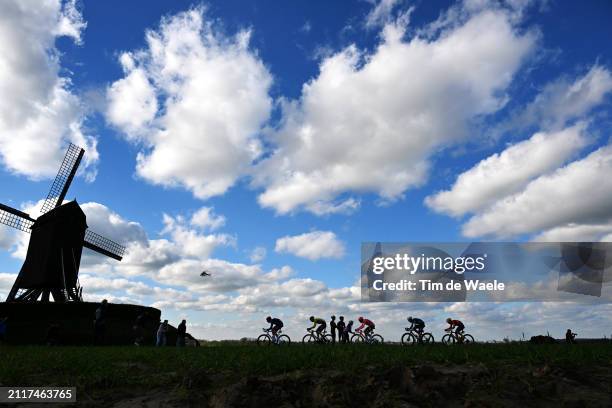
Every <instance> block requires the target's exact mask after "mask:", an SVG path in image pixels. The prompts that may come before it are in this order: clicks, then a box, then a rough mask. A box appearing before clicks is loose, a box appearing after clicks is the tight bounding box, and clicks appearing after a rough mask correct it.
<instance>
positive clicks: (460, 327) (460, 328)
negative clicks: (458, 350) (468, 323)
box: [444, 317, 465, 341]
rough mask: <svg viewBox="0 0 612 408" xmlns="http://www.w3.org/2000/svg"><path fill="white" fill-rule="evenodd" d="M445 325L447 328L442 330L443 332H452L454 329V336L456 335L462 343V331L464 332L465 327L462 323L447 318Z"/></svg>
mask: <svg viewBox="0 0 612 408" xmlns="http://www.w3.org/2000/svg"><path fill="white" fill-rule="evenodd" d="M446 323H448V324H449V326H448V327H447V328H446V329H444V331H447V332H452V331H453V329H455V334H456V335H457V338H458V339H459V340H460V341H462V340H463V330H465V325H464V324H463V322H462V321H461V320H454V319H451V318H450V317H449V318H448V319H446Z"/></svg>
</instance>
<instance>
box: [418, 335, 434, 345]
mask: <svg viewBox="0 0 612 408" xmlns="http://www.w3.org/2000/svg"><path fill="white" fill-rule="evenodd" d="M421 343H422V344H434V336H433V334H431V333H423V336H421Z"/></svg>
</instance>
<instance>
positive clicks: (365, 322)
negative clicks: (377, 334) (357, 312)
mask: <svg viewBox="0 0 612 408" xmlns="http://www.w3.org/2000/svg"><path fill="white" fill-rule="evenodd" d="M358 320H359V323H361V326H359V327H358V328H357V329H356V330H355V331H361V330H362V329H363V328H364V327H365V328H366V329H365V330H364V332H363V334H364V335H365V337H366V339H367V338H368V337H369V335H370V334H371V333H372V331H373V330H374V329H375V328H376V325H375V324H374V322H373V321H371V320H369V319H366V318H365V317H362V316H359V319H358ZM366 326H367V327H366Z"/></svg>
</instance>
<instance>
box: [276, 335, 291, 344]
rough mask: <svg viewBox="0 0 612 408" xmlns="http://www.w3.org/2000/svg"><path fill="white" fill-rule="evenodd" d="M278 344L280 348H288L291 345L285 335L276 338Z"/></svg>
mask: <svg viewBox="0 0 612 408" xmlns="http://www.w3.org/2000/svg"><path fill="white" fill-rule="evenodd" d="M278 344H279V345H281V346H288V345H290V344H291V339H290V338H289V336H287V335H286V334H283V335H281V336H280V337H279V338H278Z"/></svg>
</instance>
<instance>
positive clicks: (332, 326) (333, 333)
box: [329, 316, 338, 343]
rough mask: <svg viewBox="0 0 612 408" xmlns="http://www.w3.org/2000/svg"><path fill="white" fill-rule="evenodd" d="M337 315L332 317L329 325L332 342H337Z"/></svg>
mask: <svg viewBox="0 0 612 408" xmlns="http://www.w3.org/2000/svg"><path fill="white" fill-rule="evenodd" d="M337 326H338V325H337V324H336V316H332V317H331V321H330V322H329V327H330V329H331V336H332V343H336V327H337Z"/></svg>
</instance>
